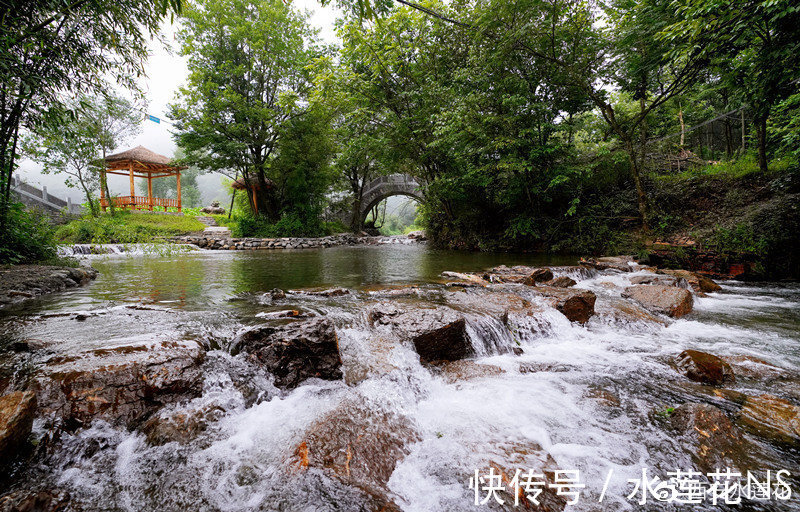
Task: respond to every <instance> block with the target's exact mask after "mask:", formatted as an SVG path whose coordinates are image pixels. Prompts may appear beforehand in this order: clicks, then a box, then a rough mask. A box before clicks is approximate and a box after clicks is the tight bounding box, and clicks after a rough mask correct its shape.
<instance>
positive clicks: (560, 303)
mask: <svg viewBox="0 0 800 512" xmlns="http://www.w3.org/2000/svg"><path fill="white" fill-rule="evenodd" d="M535 290H536V293H539V294H541V295H543V296H545V297H547V298H548V299H549V302H550V304H551V305H552V306H553V307H554V308H556V309H557V310H558V311H560V312H561V313H562V314H563V315H564V316H566V317H567V318H568V319H569V320H570V321H571V322H578V323H581V324H585V323H586V322H588V321H589V318H591V317H592V316H594V305H595V302H596V301H597V296H596V295H595V294H594V292H591V291H588V290H581V289H577V288H568V289H567V288H553V287H550V286H537V287H536V288H535Z"/></svg>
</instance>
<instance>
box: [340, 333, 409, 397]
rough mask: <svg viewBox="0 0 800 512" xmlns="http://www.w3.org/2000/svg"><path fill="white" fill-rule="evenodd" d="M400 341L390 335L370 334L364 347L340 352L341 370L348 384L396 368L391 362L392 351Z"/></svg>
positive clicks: (389, 371) (383, 373)
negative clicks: (348, 351)
mask: <svg viewBox="0 0 800 512" xmlns="http://www.w3.org/2000/svg"><path fill="white" fill-rule="evenodd" d="M400 344H401V341H400V340H399V339H398V338H395V337H392V336H381V335H372V336H370V339H369V343H368V344H367V345H366V347H363V346H362V347H358V348H357V349H356V350H354V351H353V352H352V353H345V352H343V353H342V372H343V373H344V380H345V382H346V383H347V384H348V385H351V386H353V385H356V384H358V383H360V382H363V381H364V380H366V379H368V378H370V377H381V376H383V375H386V374H388V373H391V372H393V371H395V370H397V366H395V365H394V364H393V363H392V362H391V360H390V359H391V354H392V351H393V350H394V349H395V348H396V347H398V346H400Z"/></svg>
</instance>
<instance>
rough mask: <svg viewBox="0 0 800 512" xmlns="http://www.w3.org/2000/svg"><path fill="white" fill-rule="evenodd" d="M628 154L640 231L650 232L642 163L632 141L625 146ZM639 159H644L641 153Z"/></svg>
mask: <svg viewBox="0 0 800 512" xmlns="http://www.w3.org/2000/svg"><path fill="white" fill-rule="evenodd" d="M625 147H626V149H627V153H628V159H629V160H630V164H631V176H632V177H633V184H634V186H635V187H636V197H637V202H638V207H639V216H640V217H641V220H642V230H644V231H649V230H650V200H649V198H648V197H647V191H645V189H644V185H643V184H642V174H641V169H642V162H641V159H640V156H639V155H637V150H636V147H635V146H634V144H633V142H632V141H627V142H626V144H625ZM641 158H644V153H642V155H641Z"/></svg>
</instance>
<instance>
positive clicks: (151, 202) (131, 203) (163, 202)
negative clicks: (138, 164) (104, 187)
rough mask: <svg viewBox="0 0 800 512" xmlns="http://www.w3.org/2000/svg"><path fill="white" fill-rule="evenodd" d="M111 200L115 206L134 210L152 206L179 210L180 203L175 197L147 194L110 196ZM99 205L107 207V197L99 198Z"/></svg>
mask: <svg viewBox="0 0 800 512" xmlns="http://www.w3.org/2000/svg"><path fill="white" fill-rule="evenodd" d="M111 201H112V202H113V203H114V206H115V207H117V208H132V209H136V210H141V209H150V207H151V206H153V207H156V206H157V207H160V208H164V210H165V211H166V209H167V208H178V209H179V211H180V208H181V204H180V202H178V200H177V199H168V198H163V197H153V198H150V197H147V196H117V197H112V198H111ZM100 206H102V207H103V208H107V207H108V206H110V205H109V201H108V198H105V197H103V198H100Z"/></svg>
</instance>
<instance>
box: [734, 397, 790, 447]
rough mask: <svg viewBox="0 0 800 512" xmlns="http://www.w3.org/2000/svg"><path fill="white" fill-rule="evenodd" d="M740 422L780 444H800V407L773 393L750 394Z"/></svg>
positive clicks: (750, 430) (747, 428)
mask: <svg viewBox="0 0 800 512" xmlns="http://www.w3.org/2000/svg"><path fill="white" fill-rule="evenodd" d="M738 419H739V423H740V424H741V425H742V426H743V427H744V428H745V429H746V430H748V431H749V432H751V433H753V434H756V435H758V436H761V437H763V438H766V439H768V440H770V441H774V442H777V443H779V444H787V445H792V446H797V445H798V444H800V407H797V406H796V405H794V404H793V403H791V402H789V401H788V400H784V399H783V398H778V397H776V396H772V395H759V396H748V397H747V398H746V399H745V401H744V405H743V407H742V410H741V412H740V415H739V418H738Z"/></svg>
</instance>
